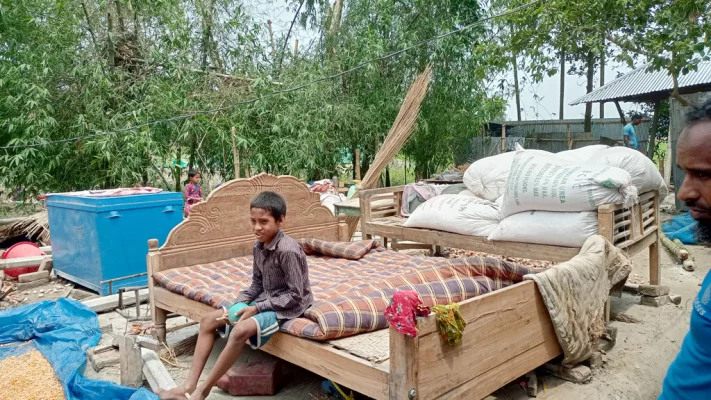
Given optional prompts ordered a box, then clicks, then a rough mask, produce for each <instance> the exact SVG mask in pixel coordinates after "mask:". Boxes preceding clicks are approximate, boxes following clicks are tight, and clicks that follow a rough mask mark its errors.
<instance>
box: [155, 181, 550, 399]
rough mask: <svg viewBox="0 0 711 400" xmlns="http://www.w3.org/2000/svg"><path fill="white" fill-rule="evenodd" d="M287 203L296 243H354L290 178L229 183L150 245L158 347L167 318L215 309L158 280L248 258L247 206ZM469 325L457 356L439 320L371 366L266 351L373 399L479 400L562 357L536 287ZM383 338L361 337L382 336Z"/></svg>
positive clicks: (302, 345)
mask: <svg viewBox="0 0 711 400" xmlns="http://www.w3.org/2000/svg"><path fill="white" fill-rule="evenodd" d="M266 190H270V191H275V192H278V193H280V194H281V195H283V196H284V197H285V199H286V201H287V208H288V211H287V220H286V223H285V226H284V231H285V232H286V233H288V234H289V235H291V236H293V237H295V238H303V237H311V238H318V239H322V240H329V241H348V240H349V238H348V227H347V225H346V224H345V217H344V216H341V218H336V217H334V216H333V214H331V212H330V211H329V210H328V209H327V208H326V207H324V206H321V204H320V201H319V195H318V194H316V193H311V192H309V190H308V188H307V186H306V185H305V184H304V183H302V182H301V181H299V180H297V179H296V178H293V177H289V176H281V177H275V176H271V175H266V174H262V175H259V176H256V177H254V178H250V179H238V180H233V181H230V182H228V183H226V184H224V185H223V186H221V187H220V188H218V189H216V190H215V191H213V192H212V193H211V194H210V195H209V196H208V198H207V200H206V201H205V202H203V203H200V204H198V205H196V206H194V207H193V209H192V212H191V214H190V217H189V218H187V219H186V220H184V221H183V222H182V223H181V224H179V225H178V226H176V227H175V228H174V229H173V230H172V231H171V232H170V234H169V235H168V238H167V239H166V242H165V244H163V246H162V247H160V248H158V242H157V240H155V239H152V240H150V241H149V252H148V256H147V263H148V276H149V288H150V301H151V311H152V316H153V320H154V322H155V326H156V330H157V332H158V336H159V339H160V340H161V341H165V335H166V325H165V322H166V317H167V314H168V313H170V312H174V313H178V314H180V315H183V316H186V317H188V318H190V319H192V320H195V321H199V320H200V319H201V318H202V317H203V316H204V315H205V314H206V313H208V312H210V311H213V310H214V309H213V308H212V307H210V306H209V305H206V304H203V303H200V302H197V301H194V300H189V299H188V298H186V297H183V296H181V295H178V294H175V293H172V292H170V291H168V290H167V289H164V288H162V287H158V286H157V285H156V283H155V281H154V279H153V275H154V274H156V273H157V272H159V271H164V270H168V269H171V268H178V267H183V266H188V265H195V264H201V263H209V262H214V261H219V260H225V259H229V258H231V257H237V256H243V255H248V254H251V251H252V244H253V242H254V237H253V234H252V232H251V226H250V222H249V212H248V211H249V210H248V208H249V203H250V200H251V199H252V197H253V196H254V195H255V194H257V193H259V192H261V191H266ZM460 308H461V312H462V314H463V316H464V319H465V320H466V322H467V327H466V330H465V332H464V336H463V339H462V343H461V344H460V345H457V346H450V345H448V344H446V343H444V342H443V340H442V339H441V337H440V335H439V334H438V332H437V327H436V323H435V319H434V317H433V316H430V317H426V318H419V319H418V328H419V331H420V333H419V336H418V337H417V338H415V339H412V338H409V337H406V336H404V335H402V334H400V333H398V332H396V331H394V330H392V329H391V330H390V331H389V334H388V337H389V349H388V352H389V358H388V359H387V360H385V361H381V362H372V361H368V360H367V359H366V358H361V357H357V356H355V355H353V354H351V353H349V352H347V351H344V350H339V349H338V348H337V346H334V345H333V344H332V343H333V342H316V341H312V340H308V339H303V338H299V337H296V336H292V335H289V334H285V333H281V332H279V333H277V334H275V335H274V337H273V338H272V339H271V340H270V341H269V343H268V344H267V345H266V346H264V347H263V348H262V350H264V351H266V352H267V353H270V354H272V355H274V356H276V357H279V358H281V359H283V360H285V361H288V362H290V363H293V364H296V365H298V366H300V367H303V368H305V369H307V370H310V371H312V372H314V373H316V374H318V375H320V376H322V377H324V378H327V379H331V380H333V381H335V382H337V383H338V384H341V385H344V386H346V387H348V388H351V389H353V390H354V391H357V392H360V393H362V394H364V395H366V396H369V397H372V398H375V399H393V400H394V399H422V400H430V399H481V398H484V397H486V396H487V395H489V394H490V393H492V392H494V391H495V390H497V389H498V388H500V387H502V386H504V385H505V384H507V383H509V382H511V381H513V380H515V379H516V378H518V377H520V376H522V375H524V374H526V373H527V372H529V371H531V370H533V369H535V368H537V367H539V366H540V365H542V364H544V363H546V362H547V361H549V360H551V359H553V358H555V357H556V356H558V355H560V354H562V351H561V348H560V346H559V344H558V340H557V338H556V335H555V332H554V330H553V326H552V323H551V320H550V317H549V315H548V311H547V309H546V307H545V306H544V303H543V300H542V298H541V296H540V294H539V293H538V290H537V289H536V286H535V283H533V282H532V281H524V282H522V283H519V284H516V285H513V286H509V287H507V288H505V289H502V290H498V291H495V292H491V293H488V294H486V295H483V296H480V297H476V298H473V299H470V300H467V301H464V302H461V303H460ZM382 333H383V332H382V331H380V332H374V333H368V334H363V335H376V334H377V335H379V336H381V337H382V336H383V335H382Z"/></svg>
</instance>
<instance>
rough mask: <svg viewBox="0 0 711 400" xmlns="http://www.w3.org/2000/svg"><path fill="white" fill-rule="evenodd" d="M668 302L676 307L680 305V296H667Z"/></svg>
mask: <svg viewBox="0 0 711 400" xmlns="http://www.w3.org/2000/svg"><path fill="white" fill-rule="evenodd" d="M669 301H671V302H672V304H675V305H677V306H678V305H679V304H681V296H679V295H678V294H671V293H670V294H669Z"/></svg>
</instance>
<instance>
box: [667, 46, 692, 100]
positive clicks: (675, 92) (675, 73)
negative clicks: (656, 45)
mask: <svg viewBox="0 0 711 400" xmlns="http://www.w3.org/2000/svg"><path fill="white" fill-rule="evenodd" d="M675 58H676V53H675V52H673V51H672V53H671V65H670V66H669V72H670V73H671V77H672V83H673V84H674V90H672V94H671V97H673V98H675V99H676V101H678V102H679V104H681V105H682V106H684V107H688V106H690V105H691V104H689V101H688V100H686V99H685V98H683V97H682V96H681V94H680V93H679V71H678V70H677V68H676V66H675V65H674V62H675Z"/></svg>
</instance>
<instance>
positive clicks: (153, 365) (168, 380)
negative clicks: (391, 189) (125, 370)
mask: <svg viewBox="0 0 711 400" xmlns="http://www.w3.org/2000/svg"><path fill="white" fill-rule="evenodd" d="M141 358H143V375H145V376H146V380H147V381H148V384H149V385H150V387H151V390H153V392H155V391H157V390H159V389H160V390H170V389H173V388H175V387H177V386H178V385H176V384H175V381H173V378H172V377H171V376H170V374H169V373H168V370H167V369H166V368H165V365H163V363H162V362H161V361H160V358H158V354H156V352H155V351H153V350H149V349H141Z"/></svg>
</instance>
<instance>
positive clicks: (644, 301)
mask: <svg viewBox="0 0 711 400" xmlns="http://www.w3.org/2000/svg"><path fill="white" fill-rule="evenodd" d="M639 304H641V305H643V306H649V307H661V306H664V305H667V304H669V296H668V295H664V296H656V297H652V296H642V297H641V298H640V299H639Z"/></svg>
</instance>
